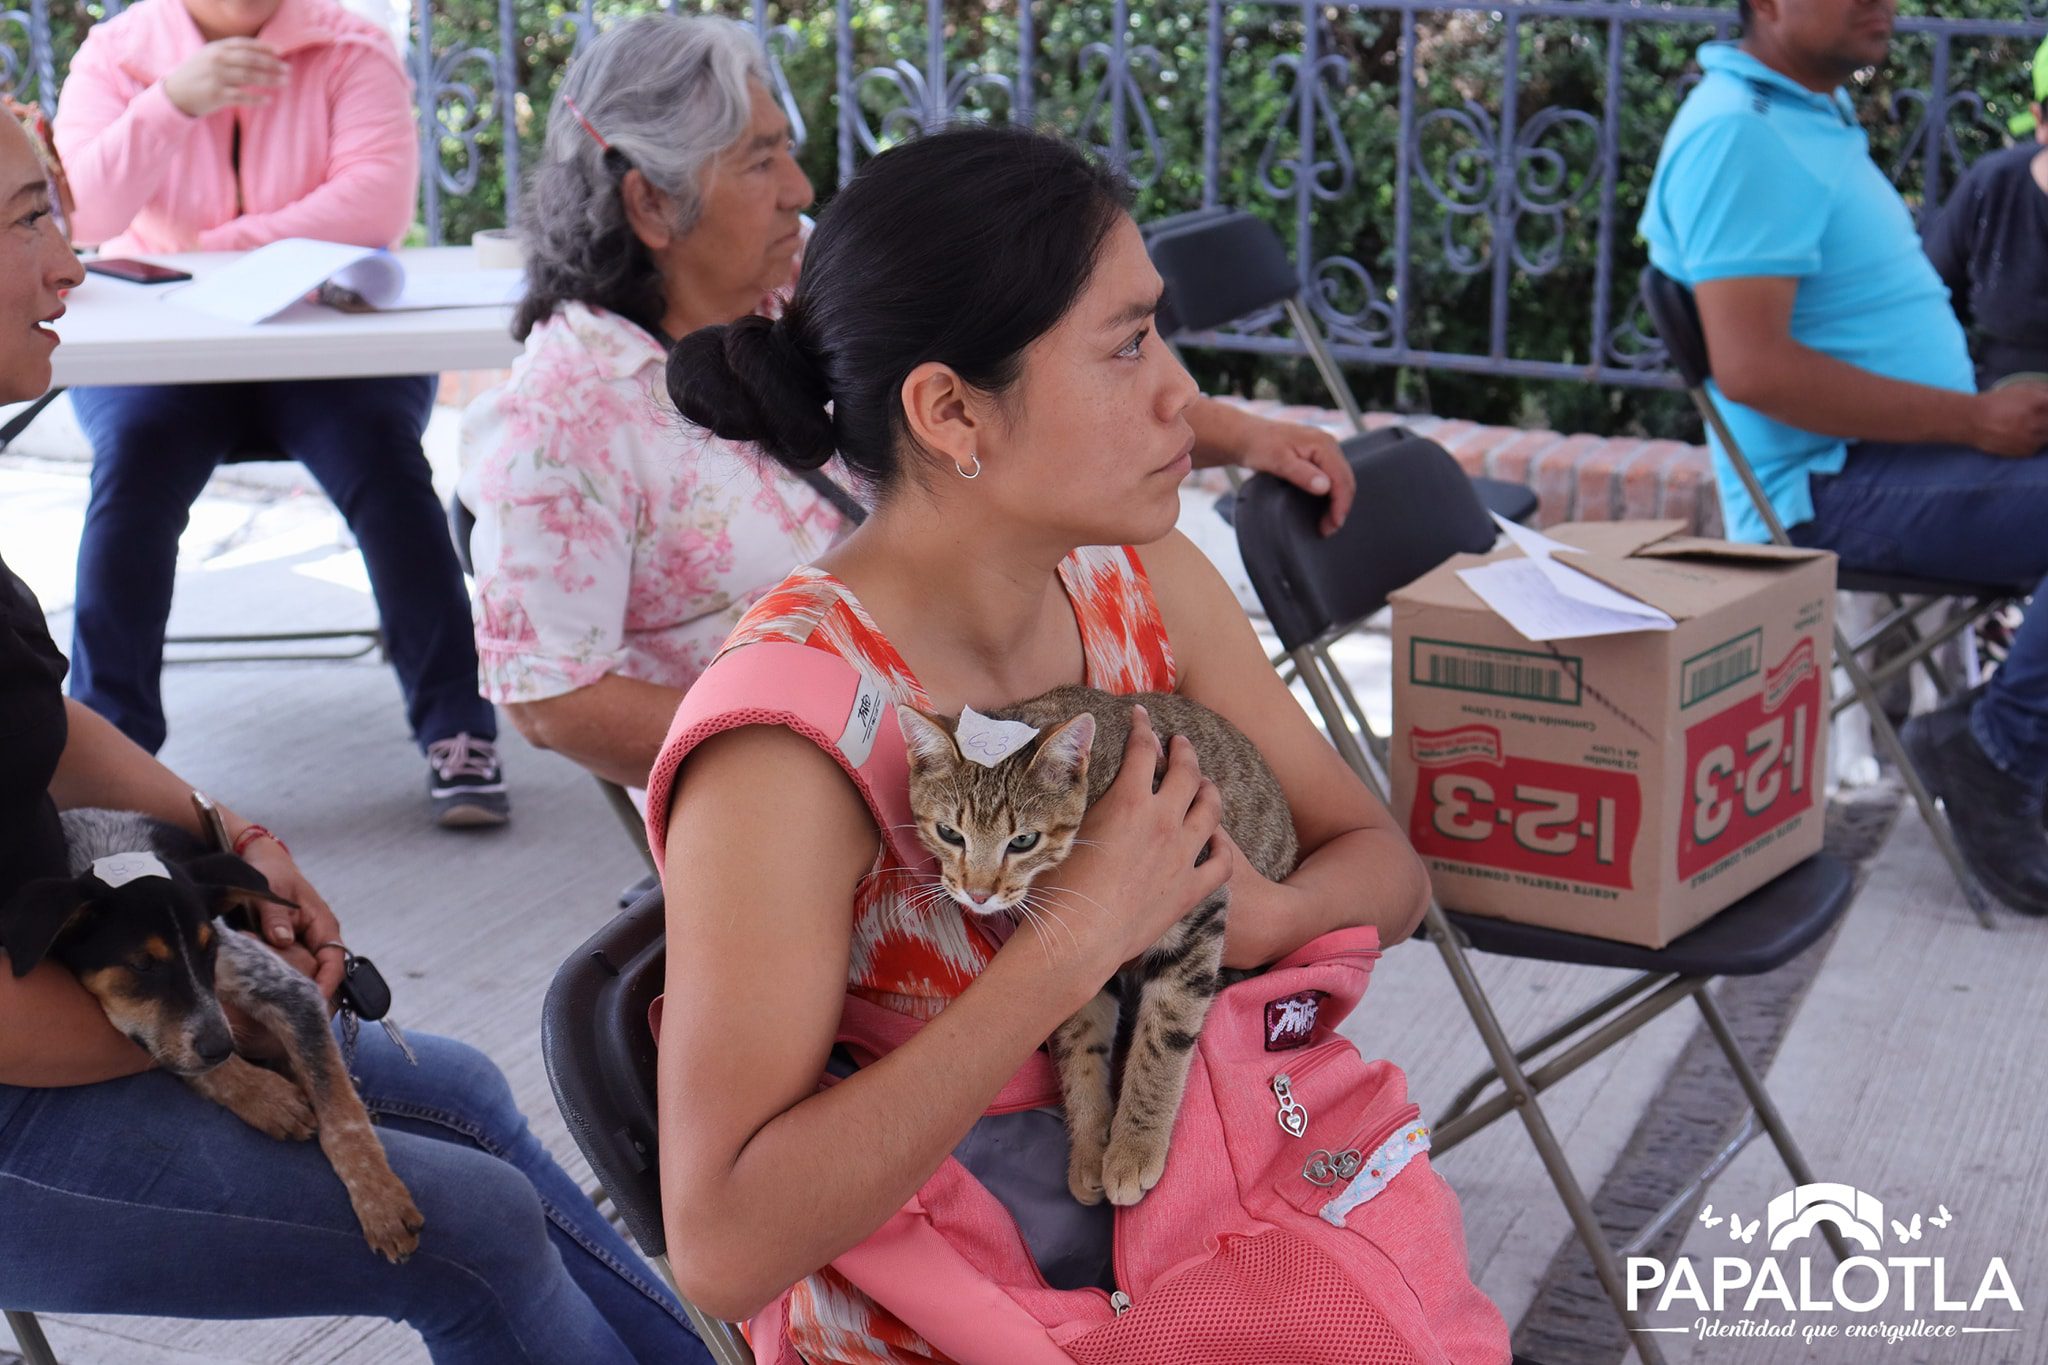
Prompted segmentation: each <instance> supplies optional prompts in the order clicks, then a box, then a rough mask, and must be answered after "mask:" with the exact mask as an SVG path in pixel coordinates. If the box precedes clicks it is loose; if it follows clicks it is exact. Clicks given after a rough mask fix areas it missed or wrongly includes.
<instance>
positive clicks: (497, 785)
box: [427, 734, 512, 829]
mask: <svg viewBox="0 0 2048 1365" xmlns="http://www.w3.org/2000/svg"><path fill="white" fill-rule="evenodd" d="M427 770H428V771H427V796H428V798H429V799H430V800H432V802H433V805H434V823H435V824H437V825H439V826H440V827H441V828H443V829H487V828H490V827H493V826H496V825H502V824H504V823H505V822H506V821H508V820H510V819H511V818H512V801H511V798H509V797H507V796H506V795H505V770H504V769H502V768H500V767H499V766H498V750H497V746H495V745H494V744H492V743H491V741H489V740H487V739H478V738H477V737H476V736H475V735H470V734H460V735H451V736H450V737H449V738H447V739H437V740H435V741H434V742H433V743H432V744H429V745H428V746H427Z"/></svg>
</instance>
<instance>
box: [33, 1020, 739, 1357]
mask: <svg viewBox="0 0 2048 1365" xmlns="http://www.w3.org/2000/svg"><path fill="white" fill-rule="evenodd" d="M409 1041H410V1042H411V1043H412V1045H413V1047H414V1048H415V1049H416V1050H417V1051H418V1053H419V1059H420V1064H419V1066H418V1068H417V1069H415V1068H413V1067H411V1066H409V1065H407V1063H406V1062H405V1060H404V1059H403V1058H402V1057H401V1056H400V1055H399V1053H398V1049H397V1048H396V1047H394V1046H393V1045H392V1044H391V1043H390V1041H389V1040H388V1039H386V1037H385V1036H384V1033H383V1031H382V1030H381V1029H378V1028H375V1027H370V1028H366V1029H364V1030H363V1035H362V1040H361V1042H360V1043H359V1044H358V1047H357V1053H356V1065H355V1068H354V1070H355V1073H356V1075H357V1076H359V1077H360V1078H361V1089H362V1094H363V1100H364V1103H365V1104H367V1105H368V1106H369V1109H370V1112H371V1113H372V1114H373V1115H375V1116H376V1118H377V1120H378V1133H379V1136H380V1137H381V1138H382V1139H383V1142H384V1149H385V1151H386V1152H387V1153H388V1154H389V1156H390V1158H391V1166H392V1169H393V1170H395V1171H396V1172H397V1173H398V1176H399V1178H400V1179H402V1180H403V1181H405V1183H406V1185H407V1186H408V1187H409V1188H410V1189H411V1191H412V1196H413V1201H414V1202H415V1203H416V1204H418V1205H419V1208H420V1211H421V1212H422V1213H423V1214H425V1216H426V1228H425V1230H424V1231H423V1232H422V1233H421V1236H420V1249H419V1251H418V1252H417V1253H416V1254H415V1255H414V1256H413V1257H412V1259H411V1260H409V1261H407V1262H406V1263H405V1264H404V1265H399V1266H394V1265H391V1264H389V1263H387V1262H386V1261H385V1260H384V1259H383V1258H382V1257H380V1256H377V1255H376V1254H374V1253H373V1252H372V1251H371V1250H370V1248H369V1246H368V1245H367V1244H366V1243H365V1242H364V1241H363V1236H362V1231H361V1229H360V1227H359V1226H358V1225H357V1223H356V1219H355V1215H354V1213H353V1212H351V1210H350V1208H349V1202H348V1197H347V1195H346V1193H345V1192H344V1191H343V1189H342V1186H341V1182H340V1180H339V1179H337V1178H336V1176H335V1175H334V1172H333V1170H332V1168H330V1167H329V1166H328V1164H327V1161H326V1159H325V1158H324V1157H323V1156H322V1155H321V1153H320V1148H319V1145H318V1144H317V1143H314V1142H279V1141H276V1140H274V1139H272V1138H268V1137H265V1136H264V1135H263V1134H261V1133H258V1132H257V1131H256V1130H254V1129H253V1128H250V1127H249V1126H247V1125H246V1124H244V1123H243V1122H242V1121H241V1120H240V1119H238V1118H236V1117H235V1116H234V1115H233V1114H230V1113H229V1112H228V1111H227V1110H225V1109H222V1108H220V1107H219V1106H217V1105H215V1104H213V1103H212V1102H210V1101H208V1100H204V1099H201V1098H200V1097H199V1096H198V1095H196V1094H194V1093H193V1092H192V1091H191V1090H189V1089H187V1088H186V1087H185V1085H184V1084H183V1083H182V1082H181V1081H178V1080H176V1079H175V1078H173V1077H171V1076H168V1075H165V1074H164V1073H162V1072H149V1073H145V1074H144V1075H140V1076H133V1077H129V1078H127V1079H125V1080H119V1081H108V1082H105V1083H103V1084H100V1085H88V1086H75V1087H71V1088H67V1089H54V1090H29V1089H23V1088H20V1087H15V1086H0V1307H6V1308H10V1309H17V1310H21V1309H25V1310H27V1311H30V1312H38V1311H41V1312H69V1313H123V1314H143V1315H151V1316H165V1317H184V1318H272V1317H312V1316H327V1315H337V1316H340V1315H349V1316H369V1317H384V1318H391V1319H394V1320H400V1321H404V1322H406V1323H408V1324H410V1325H411V1326H412V1327H413V1328H415V1329H416V1330H417V1331H418V1332H419V1333H420V1335H421V1336H422V1337H423V1338H425V1340H426V1344H427V1347H428V1350H429V1351H430V1352H431V1354H432V1356H433V1359H434V1360H435V1361H436V1362H437V1365H518V1363H520V1362H528V1363H530V1365H542V1363H546V1365H611V1363H612V1362H625V1363H628V1365H651V1363H652V1362H656V1361H659V1362H681V1363H683V1365H687V1362H692V1361H704V1362H708V1361H709V1359H710V1357H709V1355H708V1354H707V1353H706V1352H705V1350H704V1347H703V1346H702V1345H701V1344H700V1343H699V1342H698V1340H697V1338H696V1337H695V1336H694V1335H692V1334H691V1332H690V1329H689V1326H688V1322H687V1319H685V1318H684V1316H683V1313H682V1307H681V1305H680V1304H679V1303H677V1301H676V1299H675V1297H674V1296H673V1295H671V1294H670V1293H669V1292H668V1290H667V1289H666V1288H665V1287H664V1286H663V1285H662V1284H661V1282H660V1280H659V1278H658V1277H657V1276H656V1274H655V1272H654V1271H653V1270H652V1269H650V1268H649V1267H648V1265H647V1264H646V1262H644V1261H642V1260H641V1259H640V1257H639V1256H638V1255H636V1254H635V1253H634V1252H633V1250H632V1249H631V1248H630V1247H629V1246H627V1244H626V1242H625V1241H624V1239H622V1238H621V1237H620V1236H619V1235H618V1234H617V1233H616V1232H614V1231H612V1229H611V1227H610V1225H609V1224H607V1223H606V1222H605V1221H604V1219H603V1217H602V1216H600V1215H599V1213H598V1212H597V1210H596V1209H595V1208H594V1207H592V1205H591V1202H590V1200H589V1198H588V1197H587V1196H586V1195H585V1194H584V1193H583V1191H582V1190H580V1189H578V1188H577V1187H576V1184H575V1182H574V1181H572V1180H570V1179H569V1177H568V1175H567V1174H566V1173H565V1172H564V1171H563V1170H562V1168H561V1167H560V1166H558V1165H556V1164H555V1162H554V1160H553V1159H552V1158H551V1157H549V1156H548V1154H547V1152H546V1151H545V1150H544V1149H543V1148H542V1147H541V1145H540V1142H539V1141H538V1140H537V1139H536V1138H535V1137H534V1136H533V1134H532V1133H531V1132H530V1131H529V1130H528V1129H527V1126H526V1120H525V1118H524V1117H523V1116H522V1115H521V1114H520V1112H519V1109H518V1107H517V1105H515V1104H514V1102H513V1099H512V1092H511V1090H510V1089H509V1088H508V1087H507V1086H506V1084H505V1078H504V1076H503V1075H502V1074H501V1073H500V1072H499V1071H498V1069H497V1067H496V1066H494V1065H492V1063H491V1061H490V1059H489V1058H487V1057H485V1056H484V1055H483V1054H482V1053H480V1052H477V1051H476V1050H475V1049H473V1048H470V1047H467V1046H465V1045H463V1044H461V1043H457V1042H453V1041H451V1040H449V1039H446V1038H435V1037H430V1036H426V1035H413V1036H411V1037H410V1039H409Z"/></svg>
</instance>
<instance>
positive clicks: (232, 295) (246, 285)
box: [169, 237, 522, 324]
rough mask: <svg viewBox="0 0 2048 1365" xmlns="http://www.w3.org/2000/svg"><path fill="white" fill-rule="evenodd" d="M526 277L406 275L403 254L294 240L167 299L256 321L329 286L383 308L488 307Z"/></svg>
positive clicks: (503, 300)
mask: <svg viewBox="0 0 2048 1365" xmlns="http://www.w3.org/2000/svg"><path fill="white" fill-rule="evenodd" d="M521 279H522V272H521V271H519V270H518V269H517V268H514V269H511V270H453V271H447V272H436V273H433V274H428V275H422V276H417V277H414V278H411V279H408V278H407V277H406V273H405V267H404V265H402V264H401V263H400V262H399V259H398V257H396V256H394V255H392V254H391V253H390V252H389V251H385V250H382V249H380V248H377V247H362V246H346V245H344V244H342V243H339V242H316V241H313V240H311V239H310V238H305V237H288V238H286V239H285V240H284V241H281V242H272V243H271V244H270V245H269V246H264V247H258V248H257V249H256V250H254V251H252V252H250V253H249V254H248V255H246V256H244V257H243V258H242V259H241V260H239V261H236V262H235V263H234V264H232V265H229V266H224V267H222V268H221V269H219V270H216V271H214V272H213V273H212V274H210V275H208V276H207V277H206V278H205V279H203V280H199V281H196V282H195V283H192V284H189V285H186V286H185V287H184V288H182V289H180V290H178V291H177V292H175V293H173V294H171V295H169V297H170V298H172V299H174V300H176V301H177V302H178V303H179V304H181V305H183V306H184V307H187V308H196V309H198V310H199V311H200V312H202V313H211V314H212V315H213V316H215V317H219V318H226V319H227V320H228V321H229V322H240V323H245V324H246V323H257V322H266V321H268V320H269V319H271V318H274V317H276V316H277V315H278V314H279V313H282V312H283V311H284V310H285V309H287V308H289V307H291V306H292V305H293V304H294V303H297V302H298V301H299V300H300V299H302V298H304V297H305V296H306V295H308V294H310V293H312V292H313V291H314V290H315V289H318V288H319V287H320V286H321V285H323V284H326V283H327V282H328V281H330V280H331V281H333V282H334V283H335V284H336V285H338V286H340V287H341V288H343V289H347V290H349V291H350V292H352V293H354V294H355V295H357V296H358V297H359V298H361V299H362V300H363V301H364V302H365V303H367V304H369V305H370V306H371V307H372V308H376V309H379V310H417V309H427V308H490V307H497V306H501V305H504V304H508V303H513V302H515V301H517V298H518V294H519V290H520V287H521Z"/></svg>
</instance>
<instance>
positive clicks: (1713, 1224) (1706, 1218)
mask: <svg viewBox="0 0 2048 1365" xmlns="http://www.w3.org/2000/svg"><path fill="white" fill-rule="evenodd" d="M1722 1221H1723V1220H1721V1219H1719V1218H1716V1217H1714V1206H1713V1205H1712V1204H1709V1205H1707V1206H1706V1207H1705V1208H1703V1209H1701V1210H1700V1222H1702V1223H1704V1224H1706V1225H1707V1226H1708V1227H1710V1228H1717V1227H1720V1226H1721V1223H1722Z"/></svg>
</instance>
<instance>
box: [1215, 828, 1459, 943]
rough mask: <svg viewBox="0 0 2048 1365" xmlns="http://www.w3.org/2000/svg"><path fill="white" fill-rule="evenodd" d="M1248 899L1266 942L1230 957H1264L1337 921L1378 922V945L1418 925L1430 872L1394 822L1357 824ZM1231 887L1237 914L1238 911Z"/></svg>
mask: <svg viewBox="0 0 2048 1365" xmlns="http://www.w3.org/2000/svg"><path fill="white" fill-rule="evenodd" d="M1260 889H1261V890H1265V891H1266V892H1267V894H1266V896H1263V897H1255V903H1254V905H1252V906H1250V907H1245V909H1246V910H1247V911H1248V912H1249V913H1251V914H1257V915H1260V916H1261V920H1262V923H1261V925H1260V929H1261V932H1259V933H1258V934H1256V935H1255V936H1254V938H1253V941H1254V942H1256V943H1258V944H1259V945H1260V947H1259V949H1258V951H1256V952H1255V953H1253V954H1251V955H1250V956H1249V957H1248V959H1247V960H1245V961H1243V962H1238V961H1237V960H1236V959H1237V958H1238V957H1239V954H1238V953H1237V952H1233V953H1232V954H1231V959H1232V965H1244V966H1250V965H1263V964H1265V963H1268V962H1275V961H1278V960H1279V959H1280V958H1283V957H1285V956H1287V954H1289V953H1291V952H1293V951H1294V950H1295V949H1297V948H1299V947H1301V946H1302V945H1303V944H1305V943H1307V942H1309V941H1310V940H1311V939H1314V938H1318V937H1320V936H1321V935H1323V934H1327V933H1329V932H1331V931H1332V930H1336V929H1348V928H1351V927H1353V926H1356V925H1366V924H1369V925H1371V926H1372V927H1373V928H1375V929H1377V930H1379V935H1380V945H1381V946H1382V947H1391V946H1392V945H1394V944H1396V943H1399V942H1400V941H1401V940H1403V939H1405V938H1407V937H1408V936H1409V935H1410V934H1413V933H1414V932H1415V927H1416V926H1417V925H1418V924H1420V923H1421V922H1422V915H1423V912H1424V910H1426V909H1427V908H1428V906H1429V876H1428V874H1427V873H1426V872H1424V871H1423V868H1422V862H1421V860H1420V859H1418V858H1417V857H1416V856H1415V851H1414V850H1413V849H1412V848H1410V847H1409V845H1408V842H1407V840H1405V839H1403V838H1402V837H1401V836H1400V835H1399V834H1398V833H1396V832H1395V831H1394V830H1392V829H1381V828H1369V829H1356V830H1351V831H1350V832H1348V833H1345V834H1341V835H1339V836H1337V837H1336V838H1334V839H1332V840H1330V841H1329V842H1328V843H1326V844H1324V845H1323V846H1322V847H1321V848H1319V849H1317V850H1316V851H1315V852H1314V853H1312V854H1310V855H1309V856H1308V857H1307V858H1305V859H1303V860H1302V864H1301V866H1300V867H1297V868H1296V869H1295V870H1294V872H1293V875H1291V876H1289V877H1288V878H1287V880H1286V881H1285V882H1283V883H1281V884H1280V885H1278V886H1274V885H1273V883H1271V882H1266V883H1263V885H1262V886H1261V888H1260ZM1239 914H1240V907H1239V905H1238V904H1237V899H1236V894H1235V890H1234V889H1233V894H1232V903H1231V915H1232V919H1233V921H1234V920H1236V919H1237V918H1238V917H1239Z"/></svg>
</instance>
